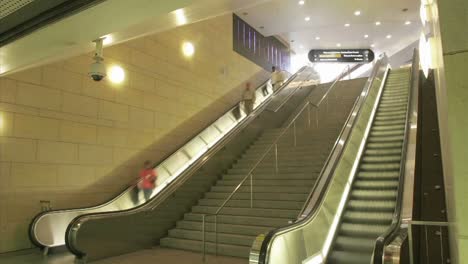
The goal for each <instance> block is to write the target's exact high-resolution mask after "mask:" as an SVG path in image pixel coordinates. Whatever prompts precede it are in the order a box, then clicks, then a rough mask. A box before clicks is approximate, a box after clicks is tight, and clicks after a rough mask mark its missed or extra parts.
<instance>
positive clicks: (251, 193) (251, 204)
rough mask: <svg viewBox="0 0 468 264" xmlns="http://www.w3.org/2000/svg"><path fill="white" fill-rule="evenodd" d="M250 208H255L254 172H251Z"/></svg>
mask: <svg viewBox="0 0 468 264" xmlns="http://www.w3.org/2000/svg"><path fill="white" fill-rule="evenodd" d="M250 208H253V174H252V173H250Z"/></svg>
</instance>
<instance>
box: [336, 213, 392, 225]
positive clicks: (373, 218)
mask: <svg viewBox="0 0 468 264" xmlns="http://www.w3.org/2000/svg"><path fill="white" fill-rule="evenodd" d="M392 216H393V213H391V212H387V213H374V212H358V211H347V212H346V213H345V214H344V216H343V221H345V222H348V223H355V224H371V225H372V224H377V225H388V224H390V223H391V222H392Z"/></svg>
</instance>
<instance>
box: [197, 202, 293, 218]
mask: <svg viewBox="0 0 468 264" xmlns="http://www.w3.org/2000/svg"><path fill="white" fill-rule="evenodd" d="M218 209H219V207H218V206H200V205H196V206H193V207H192V213H199V214H214V213H215V212H216V211H217V210H218ZM299 211H300V210H286V209H276V210H271V209H263V208H238V207H224V208H223V209H222V210H221V214H224V215H235V216H254V217H274V218H287V219H296V218H297V216H298V214H299Z"/></svg>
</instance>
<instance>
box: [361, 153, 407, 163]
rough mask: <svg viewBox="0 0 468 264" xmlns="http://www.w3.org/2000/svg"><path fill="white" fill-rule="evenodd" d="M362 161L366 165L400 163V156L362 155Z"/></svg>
mask: <svg viewBox="0 0 468 264" xmlns="http://www.w3.org/2000/svg"><path fill="white" fill-rule="evenodd" d="M362 160H363V161H364V162H366V163H373V162H384V163H388V162H400V160H401V156H400V155H392V156H389V155H372V156H368V155H364V157H363V159H362Z"/></svg>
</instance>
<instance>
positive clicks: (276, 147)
mask: <svg viewBox="0 0 468 264" xmlns="http://www.w3.org/2000/svg"><path fill="white" fill-rule="evenodd" d="M275 173H276V175H278V143H276V144H275Z"/></svg>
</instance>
